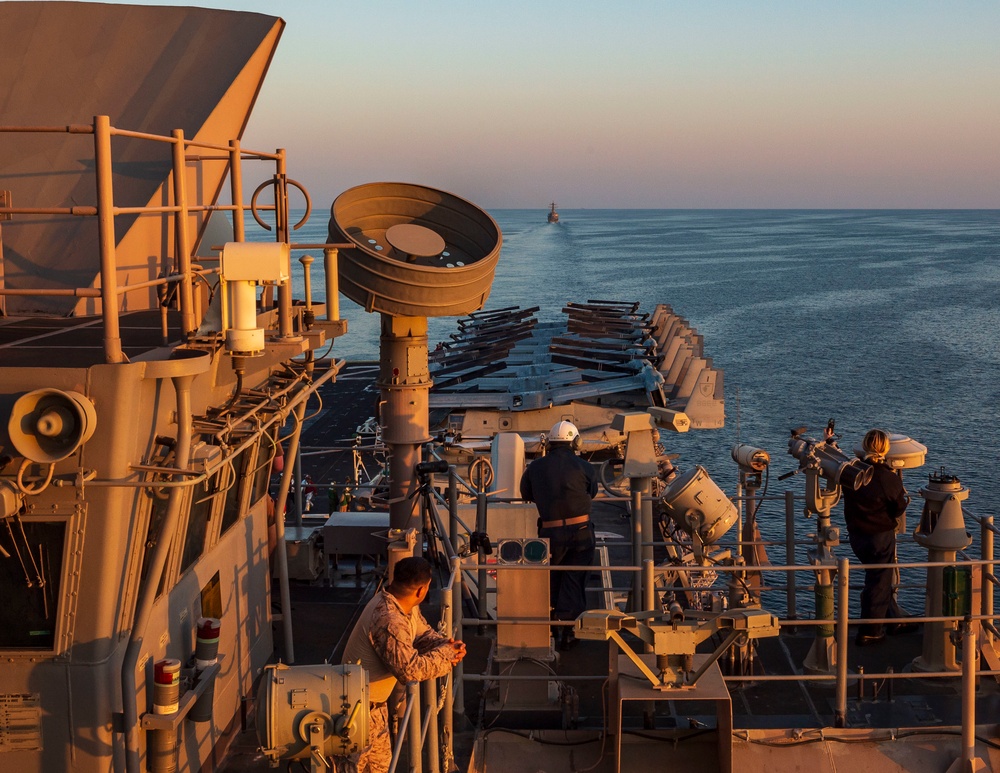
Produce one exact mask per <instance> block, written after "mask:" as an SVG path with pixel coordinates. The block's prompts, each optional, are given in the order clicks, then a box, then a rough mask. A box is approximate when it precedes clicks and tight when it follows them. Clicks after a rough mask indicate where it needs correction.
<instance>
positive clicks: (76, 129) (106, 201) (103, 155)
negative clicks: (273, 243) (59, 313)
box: [0, 116, 308, 363]
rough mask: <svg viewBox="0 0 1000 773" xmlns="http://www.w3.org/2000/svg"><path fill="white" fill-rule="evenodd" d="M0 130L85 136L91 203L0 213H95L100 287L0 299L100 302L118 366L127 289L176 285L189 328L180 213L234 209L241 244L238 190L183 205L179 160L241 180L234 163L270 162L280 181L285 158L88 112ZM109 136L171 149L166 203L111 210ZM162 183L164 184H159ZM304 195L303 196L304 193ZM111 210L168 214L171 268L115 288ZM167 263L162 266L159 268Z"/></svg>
mask: <svg viewBox="0 0 1000 773" xmlns="http://www.w3.org/2000/svg"><path fill="white" fill-rule="evenodd" d="M4 133H21V134H24V133H40V134H46V133H48V134H78V135H91V136H92V137H93V142H94V178H95V183H96V190H97V205H96V206H70V207H17V206H7V207H0V215H20V216H25V217H33V216H51V215H69V216H73V217H95V218H97V220H98V224H99V226H98V229H99V240H98V252H99V255H100V286H99V287H75V288H73V287H70V288H37V289H34V288H32V289H23V288H7V287H0V298H2V297H4V296H15V297H16V296H29V297H77V298H99V299H101V315H102V317H103V323H104V324H103V327H104V331H105V332H104V353H105V361H106V362H108V363H120V362H123V361H124V354H123V352H122V343H121V337H120V330H119V324H118V316H119V311H118V309H119V299H120V298H122V297H124V296H125V295H127V294H128V293H130V292H135V291H143V290H148V289H149V288H150V287H156V286H160V285H163V284H167V283H178V284H179V285H180V288H181V291H180V293H179V308H180V312H181V326H182V330H181V333H182V335H188V334H190V333H192V332H193V331H194V330H195V329H196V328H197V320H196V319H195V315H196V313H197V311H198V310H197V309H196V307H195V304H194V299H193V289H192V279H193V276H194V270H193V269H192V266H191V261H192V255H191V251H190V250H189V249H188V247H187V244H188V241H189V239H188V232H187V228H188V223H187V221H188V216H189V215H190V214H192V213H205V212H214V211H227V212H234V213H238V216H235V217H234V218H233V220H234V227H233V230H234V239H235V240H236V241H242V240H243V238H244V233H243V223H242V220H243V214H244V213H245V212H246V210H247V209H248V207H247V206H245V205H244V204H243V200H242V191H240V192H239V194H238V195H236V194H234V196H233V199H234V201H233V204H229V205H223V204H214V203H213V204H208V205H205V204H201V203H197V202H195V203H192V204H188V202H187V201H186V198H187V177H188V175H187V164H188V162H190V161H194V162H196V163H211V162H220V163H224V164H227V165H228V166H229V176H230V178H231V182H232V183H234V184H235V183H236V181H242V168H241V165H242V162H243V161H244V160H248V161H270V162H274V163H275V165H276V174H275V175H274V177H273V178H272V179H275V180H282V181H283V179H284V167H285V155H284V151H283V150H278V151H275V152H268V151H254V150H247V149H241V148H240V146H239V143H238V141H232V142H230V143H229V144H228V145H217V144H214V143H208V142H204V141H202V140H194V139H189V138H186V137H185V136H184V133H183V131H181V130H174V131H173V133H172V135H171V136H164V135H158V134H152V133H149V132H140V131H134V130H130V129H121V128H117V127H114V126H112V125H111V123H110V119H109V117H108V116H95V117H94V121H93V123H92V124H68V125H59V126H53V125H31V126H7V125H4V126H0V134H4ZM115 137H124V138H130V139H137V140H142V141H146V142H156V143H161V144H164V145H169V146H170V147H171V156H172V158H171V175H172V179H173V191H172V195H173V199H174V203H173V204H172V205H162V206H137V207H133V206H130V207H116V206H115V204H114V192H113V186H112V179H113V167H112V148H111V141H112V139H113V138H115ZM191 149H197V150H199V151H217V152H218V153H219V155H213V154H210V153H189V152H188V151H189V150H191ZM164 182H166V181H164ZM275 193H276V195H279V196H280V195H284V193H285V188H284V184H283V182H282V183H281V184H279V185H278V186H277V189H276V191H275ZM307 196H308V194H307ZM258 209H262V210H267V211H271V210H273V211H275V212H277V213H278V215H279V217H283V218H285V219H287V211H286V210H287V205H286V204H284V203H283V202H280V201H278V202H276V203H275V204H274V205H273V206H264V205H262V206H260V207H258ZM118 215H138V216H140V217H141V216H150V215H174V216H175V218H174V229H175V237H174V245H175V252H176V254H175V256H174V260H175V261H176V266H177V269H178V270H177V271H176V272H174V273H171V274H168V275H167V276H165V277H157V278H155V279H151V280H148V281H144V282H140V283H137V284H132V285H127V286H123V287H119V286H118V284H117V272H118V265H117V259H116V243H115V242H116V237H115V228H114V220H115V218H116V217H117V216H118ZM287 236H288V229H287V227H285V228H279V232H278V238H279V239H281V240H283V241H287ZM163 268H164V269H166V268H168V267H167V266H164V267H163ZM289 292H290V291H287V290H286V291H285V292H284V293H283V295H285V296H288V298H287V299H285V300H284V301H283V303H282V304H281V312H280V314H279V327H280V331H281V335H282V336H284V337H287V336H289V335H291V323H290V321H289V320H288V319H286V317H288V316H290V314H291V307H290V294H289Z"/></svg>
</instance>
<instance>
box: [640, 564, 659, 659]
mask: <svg viewBox="0 0 1000 773" xmlns="http://www.w3.org/2000/svg"><path fill="white" fill-rule="evenodd" d="M655 583H656V580H655V578H654V575H653V559H651V558H647V559H646V560H644V561H643V562H642V609H643V611H646V612H652V611H653V610H654V608H655V606H656V585H655ZM643 651H644V652H645V653H647V654H649V653H652V652H653V643H652V642H644V643H643Z"/></svg>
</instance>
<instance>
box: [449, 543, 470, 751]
mask: <svg viewBox="0 0 1000 773" xmlns="http://www.w3.org/2000/svg"><path fill="white" fill-rule="evenodd" d="M450 567H451V577H450V578H449V582H448V590H450V591H451V599H450V601H449V603H448V604H447V605H446V606H445V610H444V621H445V630H446V631H447V632H448V635H449V636H451V637H452V638H453V639H455V640H461V638H462V632H461V631H460V630H459V629H457V628H456V626H455V619H456V614H455V610H456V609H457V610H458V611H459V614H458V615H457V617H458V619H461V617H462V615H461V611H462V606H461V605H462V560H461V559H460V558H459V557H458V556H453V557H452V558H451V561H450ZM462 673H463V672H462V661H461V660H460V661H458V664H457V665H456V666H455V667H454V668H453V669H452V672H451V674H449V676H448V678H449V679H450V680H451V684H450V685H448V687H449V689H447V690H445V691H444V747H445V761H444V762H445V765H444V767H445V770H451V768H452V763H453V761H454V759H455V704H456V703H457V704H458V705H459V706H460V707H461V706H464V705H465V696H464V694H463V692H462Z"/></svg>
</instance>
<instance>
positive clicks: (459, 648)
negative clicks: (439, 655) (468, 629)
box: [445, 639, 466, 666]
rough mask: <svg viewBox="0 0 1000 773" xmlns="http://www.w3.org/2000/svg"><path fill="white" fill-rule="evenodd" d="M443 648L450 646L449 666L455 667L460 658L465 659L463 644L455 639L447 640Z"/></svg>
mask: <svg viewBox="0 0 1000 773" xmlns="http://www.w3.org/2000/svg"><path fill="white" fill-rule="evenodd" d="M445 646H450V647H451V648H452V651H451V653H450V654H451V664H452V665H453V666H457V665H458V664H459V663H460V662H461V660H462V658H464V657H465V653H466V648H465V642H464V641H457V640H455V639H448V641H447V642H446V643H445Z"/></svg>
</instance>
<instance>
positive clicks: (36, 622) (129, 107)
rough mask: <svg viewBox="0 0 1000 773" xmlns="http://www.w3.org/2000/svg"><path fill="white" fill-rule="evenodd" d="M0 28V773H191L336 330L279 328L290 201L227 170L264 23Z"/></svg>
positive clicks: (28, 19) (85, 15) (260, 69)
mask: <svg viewBox="0 0 1000 773" xmlns="http://www.w3.org/2000/svg"><path fill="white" fill-rule="evenodd" d="M2 12H3V18H4V24H3V26H2V29H0V48H2V49H3V50H4V52H5V56H8V57H10V58H11V59H12V60H13V59H17V60H18V61H19V62H20V70H19V75H18V77H17V78H16V79H8V81H7V82H6V94H5V99H4V102H3V105H2V109H0V190H2V193H0V244H2V258H3V259H2V262H0V266H2V273H0V276H2V283H0V302H2V309H3V316H2V317H0V404H2V406H3V410H2V413H3V420H2V423H0V445H2V447H3V448H2V454H3V458H2V472H0V503H2V512H0V520H2V524H0V556H2V559H0V587H2V590H3V594H4V597H5V599H6V601H5V603H4V605H3V609H2V612H0V615H2V625H0V650H2V653H3V661H4V665H3V667H0V701H2V705H3V710H2V711H0V767H2V768H4V769H6V770H21V771H25V772H26V773H27V771H39V773H41V772H42V771H54V770H60V771H97V770H101V771H106V770H110V769H113V770H129V771H140V770H146V769H147V768H148V769H153V770H169V769H173V768H174V766H178V767H179V768H180V769H181V770H199V769H209V768H211V767H212V765H213V762H212V760H213V759H215V758H216V757H218V756H220V755H221V753H222V751H223V750H224V747H225V744H226V742H227V739H228V738H230V737H231V736H232V734H233V733H234V732H236V731H238V730H239V729H240V726H241V716H242V714H243V713H245V710H246V700H247V698H248V696H249V695H250V694H251V691H252V685H253V682H254V679H255V678H256V677H257V675H258V674H259V673H260V669H261V668H262V666H263V665H264V664H265V663H266V662H267V661H268V660H269V659H270V658H271V657H272V653H273V649H274V646H273V635H272V609H271V607H272V598H271V592H270V586H271V576H272V570H274V571H277V572H278V573H279V574H280V573H283V571H284V569H283V567H282V566H278V565H280V564H283V563H284V562H283V556H284V554H283V552H282V553H281V556H280V557H277V556H276V555H275V553H274V545H275V544H277V540H279V539H281V526H282V519H276V518H275V517H274V503H273V501H272V500H271V497H270V496H269V494H268V484H269V481H270V478H271V475H272V472H273V471H274V468H275V463H276V460H277V461H280V459H281V457H282V450H281V449H282V443H284V444H285V446H286V447H288V446H290V445H294V437H292V438H283V437H281V435H280V433H281V432H282V428H283V427H285V426H286V424H288V426H290V427H294V426H297V424H296V422H301V419H302V416H303V414H304V412H305V410H306V406H307V404H308V402H309V400H310V397H311V396H312V395H313V394H314V393H315V390H316V388H317V387H318V385H320V384H321V383H323V382H324V381H325V380H326V379H329V378H331V377H332V376H333V375H334V373H335V371H334V370H333V369H330V368H326V369H322V370H321V369H317V368H316V367H315V363H314V359H313V357H312V352H313V351H314V350H315V349H316V348H317V347H320V346H325V345H326V344H327V343H328V342H329V340H330V339H331V338H332V337H334V336H336V335H340V334H342V333H343V332H344V331H345V327H346V326H345V324H344V323H343V322H340V321H337V320H326V319H323V318H322V317H323V315H324V312H325V307H323V306H317V307H310V306H308V305H296V306H294V307H293V305H292V302H291V295H290V287H289V276H290V251H289V241H290V233H291V230H292V229H293V228H294V225H290V224H289V222H288V196H287V188H288V186H289V185H294V183H289V181H288V180H287V176H286V170H285V166H284V164H285V160H284V156H283V154H282V153H281V152H276V153H260V152H253V151H250V150H248V149H244V148H242V147H241V146H240V142H239V138H240V135H241V133H242V131H243V129H244V127H245V125H246V121H247V118H248V116H249V113H250V110H251V109H252V106H253V103H254V101H255V99H256V95H257V92H258V90H259V88H260V84H261V81H262V79H263V76H264V74H265V72H266V70H267V67H268V64H269V63H270V60H271V56H272V55H273V52H274V49H275V46H276V45H277V41H278V39H279V37H280V34H281V30H282V28H283V22H282V21H281V20H280V19H276V18H272V17H265V16H261V15H257V14H234V13H229V12H221V11H209V10H202V9H192V8H184V9H180V8H154V7H122V6H108V5H98V4H92V3H3V4H2ZM220 40H225V41H227V43H226V45H219V41H220ZM69 51H71V52H72V56H70V55H67V52H69ZM251 174H252V175H254V176H255V177H256V176H258V175H260V176H261V177H262V179H263V182H262V184H261V187H260V188H258V190H257V192H256V193H255V194H254V196H253V200H252V201H245V200H244V198H243V191H242V184H243V179H244V177H243V176H244V175H248V176H249V175H251ZM227 179H228V180H229V185H228V188H226V187H224V181H226V180H227ZM224 190H225V191H226V197H227V198H229V199H231V201H232V204H222V203H220V201H221V200H220V194H221V193H222V192H223V191H224ZM259 194H263V195H259ZM265 199H267V202H268V203H267V204H266V205H265V203H264V200H265ZM251 205H252V207H253V209H254V215H255V217H257V218H258V219H259V220H262V221H263V220H265V219H266V220H267V221H269V225H268V227H269V228H272V229H274V231H273V233H274V237H275V241H274V242H273V243H271V244H257V245H248V244H245V243H244V226H243V214H244V211H245V209H247V208H250V207H251ZM210 220H211V223H210ZM290 419H291V421H290V423H289V420H290ZM293 435H294V431H293ZM284 485H285V486H286V488H287V485H288V483H287V481H285V484H284ZM269 530H270V531H269ZM269 540H270V543H271V544H270V547H269ZM272 564H274V565H275V566H272ZM196 656H197V657H196Z"/></svg>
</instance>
